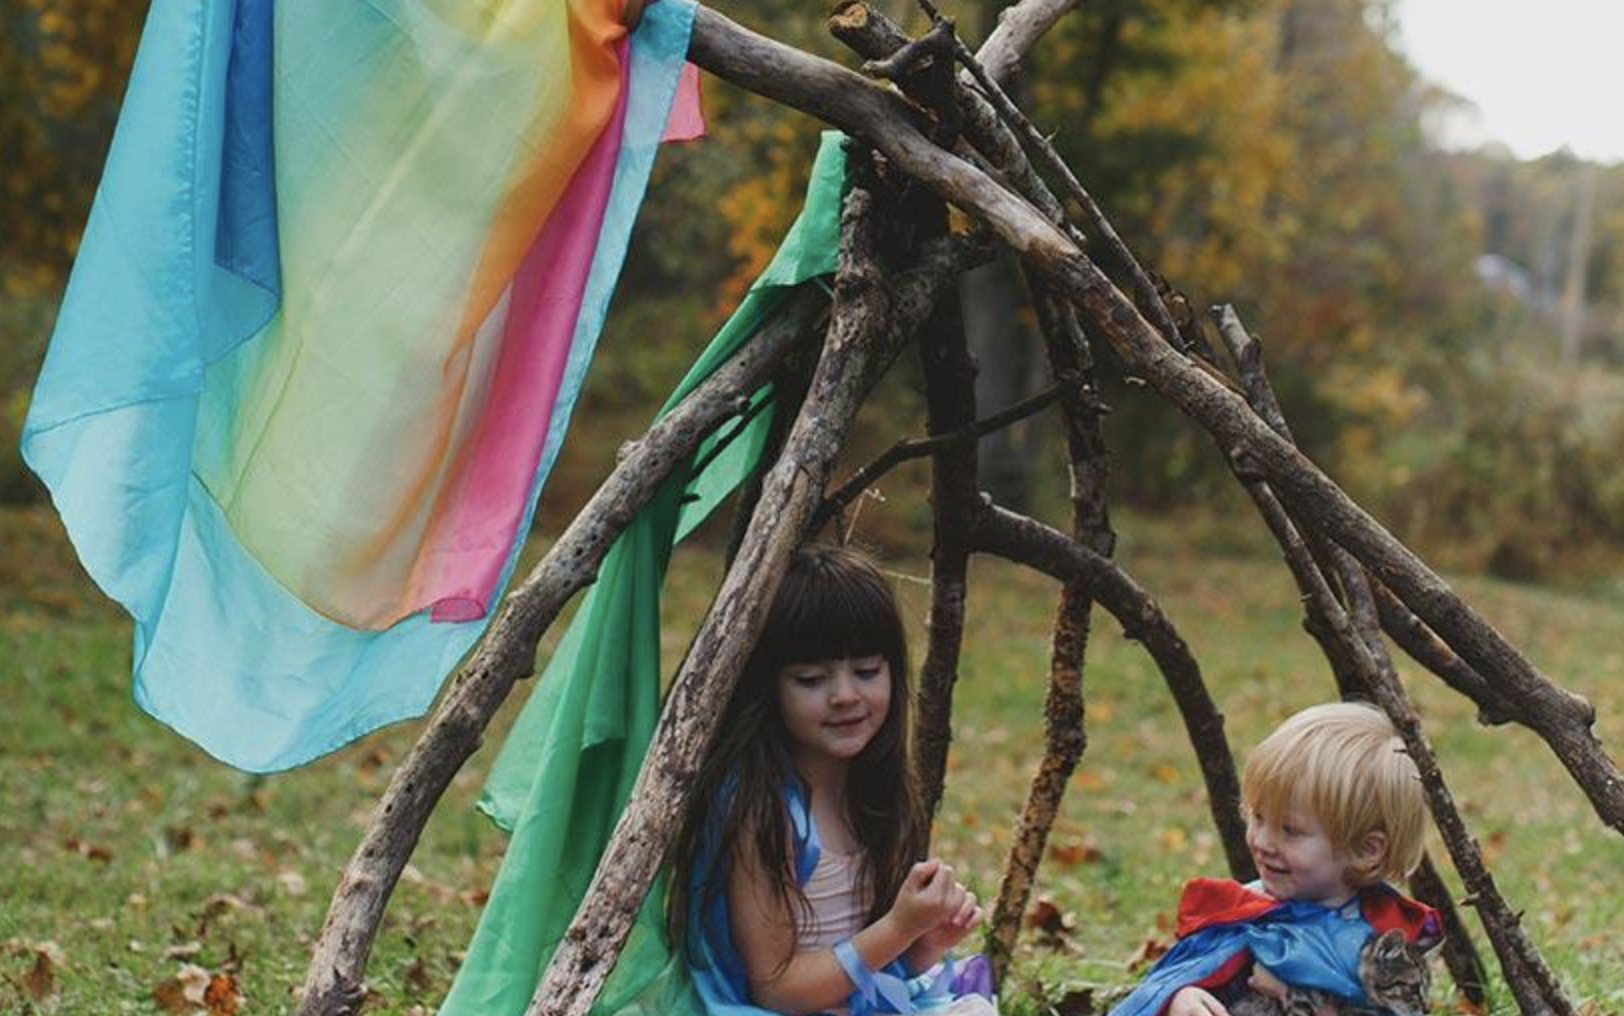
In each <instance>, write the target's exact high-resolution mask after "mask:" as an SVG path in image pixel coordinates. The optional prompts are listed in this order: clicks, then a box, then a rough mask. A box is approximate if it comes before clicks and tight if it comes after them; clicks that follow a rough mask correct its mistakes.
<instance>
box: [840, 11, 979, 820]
mask: <svg viewBox="0 0 1624 1016" xmlns="http://www.w3.org/2000/svg"><path fill="white" fill-rule="evenodd" d="M867 14H868V9H867V8H866V7H865V6H863V5H861V4H847V5H845V7H844V8H843V9H842V10H837V11H836V13H835V14H834V15H833V16H831V18H830V19H829V27H830V30H831V31H832V32H834V33H835V34H836V36H837V37H841V38H848V41H850V36H849V35H848V34H847V29H848V28H850V27H851V26H854V25H857V24H858V23H860V22H865V21H868V20H869V19H868V18H867V17H866V15H867ZM872 23H873V26H874V27H885V26H888V25H889V23H888V22H885V21H884V19H883V18H881V17H878V16H876V17H875V18H874V19H873V22H872ZM858 35H862V33H861V32H858ZM927 40H928V42H929V44H930V45H931V46H932V47H933V49H932V51H931V52H932V57H931V60H930V64H931V66H930V68H929V70H928V71H927V72H909V73H898V72H897V70H892V71H890V72H889V73H892V74H894V75H895V80H896V81H897V84H898V86H899V87H900V88H902V89H903V91H904V93H905V94H906V95H907V96H908V97H909V99H911V100H912V101H913V102H914V103H915V104H916V105H917V106H918V107H919V108H920V109H923V110H925V111H927V112H928V113H930V114H931V115H932V116H933V117H934V119H935V121H936V124H937V130H936V132H935V133H936V136H937V138H938V140H941V141H943V142H944V143H948V144H953V143H956V142H957V140H958V131H959V129H960V128H961V125H962V123H963V120H964V115H963V113H962V112H961V110H960V108H959V107H958V106H957V105H956V102H957V98H958V95H959V93H960V92H961V89H959V88H958V86H957V84H956V82H955V79H954V74H953V66H954V65H953V59H952V50H953V48H954V46H955V45H956V38H955V37H954V36H953V34H952V25H951V24H946V23H938V24H937V25H936V26H935V28H934V29H933V30H932V32H931V34H930V35H929V36H928V37H927ZM927 40H922V42H924V41H927ZM920 48H921V47H920V44H916V43H913V42H911V41H910V40H909V39H908V38H907V37H906V36H905V35H903V34H902V33H901V32H900V31H896V30H894V29H893V30H892V31H891V34H890V35H888V36H887V37H886V39H885V40H884V41H883V42H882V43H880V44H878V45H877V46H875V47H874V49H873V50H872V55H873V56H874V57H875V58H876V59H875V60H871V61H870V63H869V64H868V65H867V66H868V67H869V68H870V70H879V69H882V68H887V67H890V68H897V67H898V65H899V63H900V62H901V60H900V58H901V57H902V56H903V55H904V54H908V53H912V52H919V51H920ZM918 211H919V218H920V228H921V230H923V231H925V232H927V233H935V232H945V231H946V230H947V228H948V221H947V214H946V208H945V207H944V206H942V205H941V203H940V201H939V199H933V200H931V201H930V202H928V203H921V205H920V207H919V209H918ZM920 358H921V361H922V365H923V368H924V376H925V403H926V415H927V422H926V430H927V433H928V434H930V435H932V436H931V437H929V438H927V439H926V441H925V442H924V444H925V445H926V447H927V448H928V449H929V451H930V454H931V455H932V462H931V465H932V468H931V504H932V506H933V508H934V511H933V512H932V537H933V539H932V542H931V576H930V580H931V581H930V597H931V599H930V614H929V616H928V619H927V627H926V632H927V635H926V646H925V660H924V665H923V666H922V667H921V668H920V675H919V690H918V693H917V696H916V703H917V723H916V725H915V728H914V755H915V773H916V777H917V779H918V781H919V793H920V798H921V802H922V803H923V805H924V807H925V812H926V814H929V815H934V814H935V813H936V810H937V809H938V808H939V807H940V805H941V800H942V788H943V785H944V782H945V778H946V772H947V755H948V749H949V747H950V746H951V744H952V739H953V726H952V718H953V690H954V687H955V686H956V685H957V683H958V677H959V657H960V652H961V650H962V648H963V641H964V611H965V599H966V595H967V592H968V579H969V574H968V569H969V557H970V551H969V546H968V541H967V537H966V533H967V532H968V524H967V520H968V517H969V515H970V513H971V512H972V511H973V510H974V507H975V505H976V504H977V499H976V473H977V453H978V448H977V445H976V443H975V441H974V440H949V441H946V442H942V441H941V438H944V437H949V436H952V435H958V434H962V433H967V432H971V431H973V430H974V429H975V424H976V393H975V366H974V364H973V363H972V361H971V359H970V355H969V351H968V348H967V346H966V343H965V334H964V320H963V317H962V315H961V313H960V307H959V301H958V295H957V293H956V292H954V293H950V294H947V295H946V296H945V297H944V299H943V300H942V301H941V303H940V304H939V305H938V307H937V308H936V311H935V314H934V315H933V317H932V320H931V322H930V325H929V327H928V328H927V329H926V331H925V338H924V341H922V342H921V343H920ZM1000 415H1003V414H1000ZM932 442H936V443H934V444H933V443H932ZM898 461H900V460H898ZM886 468H889V467H886ZM874 475H878V474H877V473H876V474H874ZM868 482H872V480H867V481H864V482H863V484H862V486H856V487H852V486H851V485H848V488H846V489H851V490H853V491H854V493H853V495H852V496H855V491H860V490H862V489H864V488H865V487H866V486H867V483H868ZM837 496H838V495H837ZM923 846H924V845H923V844H921V847H923Z"/></svg>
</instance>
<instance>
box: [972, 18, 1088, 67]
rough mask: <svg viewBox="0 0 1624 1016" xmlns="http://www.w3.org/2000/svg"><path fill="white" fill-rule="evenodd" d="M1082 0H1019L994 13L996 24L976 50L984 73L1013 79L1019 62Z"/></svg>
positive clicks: (1019, 65)
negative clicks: (996, 16) (996, 15)
mask: <svg viewBox="0 0 1624 1016" xmlns="http://www.w3.org/2000/svg"><path fill="white" fill-rule="evenodd" d="M1080 3H1082V0H1021V2H1020V3H1018V4H1012V5H1011V6H1009V7H1006V8H1004V9H1003V10H1002V11H1000V12H999V14H998V27H997V28H995V29H993V33H992V34H991V35H989V36H987V41H986V42H984V43H982V44H981V48H980V49H979V50H977V51H976V59H977V60H979V61H981V65H982V66H983V67H985V68H986V70H987V75H988V76H989V77H991V78H992V79H993V80H994V81H997V82H999V83H1001V84H1002V83H1007V82H1009V81H1012V80H1014V78H1015V76H1016V75H1017V74H1019V73H1020V71H1021V61H1023V60H1024V59H1025V58H1026V54H1027V53H1029V52H1031V50H1032V47H1033V46H1034V45H1036V44H1037V41H1038V40H1039V39H1041V38H1042V37H1043V36H1044V35H1045V34H1046V33H1047V32H1048V31H1049V29H1051V28H1053V27H1054V25H1055V22H1057V21H1059V20H1060V19H1061V18H1063V17H1065V16H1066V15H1067V14H1069V13H1071V12H1072V11H1073V10H1075V9H1076V8H1077V6H1078V5H1079V4H1080Z"/></svg>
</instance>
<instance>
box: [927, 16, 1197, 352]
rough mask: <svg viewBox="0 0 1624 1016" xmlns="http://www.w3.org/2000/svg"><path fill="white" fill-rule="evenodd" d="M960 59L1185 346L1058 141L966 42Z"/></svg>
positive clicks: (1157, 321)
mask: <svg viewBox="0 0 1624 1016" xmlns="http://www.w3.org/2000/svg"><path fill="white" fill-rule="evenodd" d="M959 61H960V62H961V63H963V64H964V67H965V69H966V70H967V71H969V72H970V76H971V77H972V78H973V79H974V80H975V82H976V84H978V85H980V86H981V91H982V94H983V95H985V96H986V98H987V100H988V101H989V102H990V103H991V104H992V107H993V109H995V110H997V111H998V115H999V116H1000V117H1001V118H1002V119H1003V121H1004V122H1005V123H1007V124H1009V125H1010V127H1011V129H1012V130H1013V131H1014V132H1015V135H1016V137H1017V138H1019V139H1020V141H1021V144H1022V145H1023V147H1025V149H1026V151H1027V152H1028V153H1029V154H1030V155H1032V156H1033V157H1034V158H1036V159H1037V161H1038V162H1040V163H1042V165H1043V167H1044V168H1045V169H1047V170H1048V171H1049V172H1051V173H1053V174H1054V175H1055V176H1056V177H1057V178H1058V179H1059V180H1060V183H1061V185H1062V189H1063V190H1064V191H1065V193H1066V194H1067V196H1069V197H1070V198H1071V199H1072V200H1073V201H1075V202H1077V205H1078V207H1080V208H1081V209H1082V210H1083V215H1084V216H1085V217H1086V218H1087V219H1088V221H1089V223H1090V224H1091V225H1092V226H1093V227H1094V230H1095V232H1097V233H1099V235H1100V238H1101V239H1103V240H1104V241H1105V246H1106V249H1107V250H1109V251H1110V252H1111V254H1112V255H1113V256H1114V257H1115V258H1117V260H1118V261H1119V262H1121V264H1122V266H1123V268H1124V269H1125V270H1126V271H1127V273H1128V277H1129V278H1130V279H1131V280H1132V281H1133V289H1134V295H1135V296H1137V297H1138V298H1139V306H1140V307H1141V308H1142V309H1143V310H1144V312H1145V313H1147V314H1149V315H1150V320H1151V323H1152V324H1154V325H1155V326H1156V327H1157V328H1159V329H1160V330H1161V333H1162V335H1163V336H1165V337H1166V339H1167V341H1168V342H1170V343H1172V344H1173V345H1174V346H1175V347H1177V348H1180V349H1182V348H1183V345H1184V340H1183V335H1182V334H1181V333H1180V331H1179V329H1178V326H1177V325H1176V324H1175V323H1174V321H1173V315H1172V314H1171V313H1170V312H1169V311H1168V309H1167V304H1166V303H1164V302H1163V300H1162V294H1161V291H1160V290H1159V289H1158V287H1157V286H1156V283H1155V282H1154V281H1153V280H1152V279H1151V277H1150V274H1149V273H1148V272H1146V271H1145V269H1144V267H1143V266H1141V265H1140V264H1139V259H1138V258H1136V257H1134V255H1133V252H1132V251H1131V250H1129V249H1128V245H1127V244H1126V243H1123V242H1122V237H1121V235H1119V234H1118V233H1117V231H1116V227H1115V226H1113V225H1112V224H1111V220H1109V219H1107V218H1106V217H1105V212H1104V211H1103V210H1102V209H1101V208H1100V206H1099V202H1097V201H1095V200H1094V196H1093V195H1092V194H1090V193H1088V189H1087V188H1086V187H1084V186H1083V184H1082V182H1081V181H1080V180H1078V179H1077V176H1076V174H1075V173H1073V172H1072V171H1071V167H1070V166H1068V165H1066V161H1065V160H1064V159H1062V158H1061V157H1060V153H1059V152H1057V151H1055V148H1054V145H1052V144H1050V143H1049V140H1048V139H1047V138H1045V137H1044V136H1043V133H1042V132H1041V131H1039V130H1038V129H1037V127H1036V126H1034V125H1033V123H1032V121H1031V120H1029V119H1027V116H1026V114H1025V113H1023V112H1021V108H1020V107H1019V106H1017V105H1016V104H1015V101H1014V100H1013V99H1011V98H1010V97H1009V95H1008V93H1006V92H1005V91H1004V89H1003V88H1002V86H1000V85H999V84H998V82H997V81H996V80H994V79H993V77H992V75H991V74H989V73H988V72H987V71H986V69H985V68H983V67H982V66H981V63H980V61H978V60H977V59H976V58H975V57H974V56H972V55H971V53H970V51H969V50H968V49H965V48H964V46H963V45H962V44H961V45H960V46H959Z"/></svg>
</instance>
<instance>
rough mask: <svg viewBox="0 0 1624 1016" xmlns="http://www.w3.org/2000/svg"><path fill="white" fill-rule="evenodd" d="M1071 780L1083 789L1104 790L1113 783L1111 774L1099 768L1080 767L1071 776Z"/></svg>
mask: <svg viewBox="0 0 1624 1016" xmlns="http://www.w3.org/2000/svg"><path fill="white" fill-rule="evenodd" d="M1071 782H1073V783H1075V784H1076V785H1077V786H1078V787H1081V788H1082V789H1083V790H1104V789H1105V788H1106V787H1108V786H1110V785H1111V775H1110V773H1109V772H1100V771H1099V770H1097V769H1079V770H1077V773H1076V775H1074V776H1073V777H1072V778H1071Z"/></svg>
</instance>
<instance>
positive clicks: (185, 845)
mask: <svg viewBox="0 0 1624 1016" xmlns="http://www.w3.org/2000/svg"><path fill="white" fill-rule="evenodd" d="M164 845H165V846H167V847H168V848H169V849H170V850H172V851H174V852H175V853H177V854H184V853H186V852H187V851H188V850H192V849H195V848H196V847H197V846H198V839H197V833H195V832H193V831H192V829H191V827H190V826H178V825H172V826H165V827H164Z"/></svg>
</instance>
